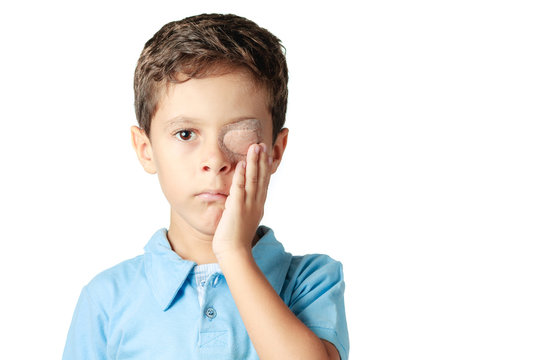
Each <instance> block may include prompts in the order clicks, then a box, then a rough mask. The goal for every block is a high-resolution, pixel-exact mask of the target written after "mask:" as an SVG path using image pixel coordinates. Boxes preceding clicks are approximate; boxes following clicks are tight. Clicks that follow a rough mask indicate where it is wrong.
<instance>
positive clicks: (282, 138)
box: [272, 128, 289, 174]
mask: <svg viewBox="0 0 540 360" xmlns="http://www.w3.org/2000/svg"><path fill="white" fill-rule="evenodd" d="M288 136H289V129H287V128H283V129H281V130H280V131H279V133H278V136H277V137H276V142H275V143H274V147H273V148H272V156H273V157H274V162H273V163H272V174H273V173H275V172H276V171H277V169H278V167H279V164H280V163H281V159H283V153H284V152H285V148H286V147H287V138H288Z"/></svg>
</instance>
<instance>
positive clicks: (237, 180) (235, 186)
mask: <svg viewBox="0 0 540 360" xmlns="http://www.w3.org/2000/svg"><path fill="white" fill-rule="evenodd" d="M245 166H246V163H245V162H244V161H239V162H238V163H237V164H236V168H235V169H234V175H233V179H232V186H231V191H230V193H229V196H228V197H227V201H226V203H225V206H227V202H229V200H231V201H235V202H236V203H237V204H238V203H242V202H244V187H245V186H246V176H245V175H246V168H245Z"/></svg>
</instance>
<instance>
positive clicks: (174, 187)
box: [132, 72, 287, 235]
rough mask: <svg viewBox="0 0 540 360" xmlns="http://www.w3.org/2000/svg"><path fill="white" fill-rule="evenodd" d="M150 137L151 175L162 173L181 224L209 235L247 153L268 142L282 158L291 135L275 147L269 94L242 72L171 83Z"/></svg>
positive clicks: (144, 156)
mask: <svg viewBox="0 0 540 360" xmlns="http://www.w3.org/2000/svg"><path fill="white" fill-rule="evenodd" d="M248 119H249V120H248ZM234 123H238V125H233V124H234ZM134 128H136V129H138V128H137V127H133V128H132V133H133V132H134V131H135V129H134ZM150 133H151V138H152V144H151V145H150V143H149V142H148V143H146V144H145V145H144V146H143V147H144V149H142V150H141V151H138V155H139V160H140V161H141V163H142V164H143V167H144V168H145V170H146V171H147V172H149V173H157V174H158V178H159V182H160V184H161V188H162V190H163V193H164V194H165V197H166V198H167V200H168V201H169V203H170V204H171V217H175V218H176V221H177V222H179V224H177V225H178V226H187V227H189V228H191V229H192V230H196V231H197V232H199V233H202V234H205V235H212V234H213V233H214V231H215V228H216V226H217V224H218V222H219V219H220V217H221V213H222V211H223V209H224V204H225V200H226V196H227V195H228V194H229V188H230V186H231V181H232V176H233V173H234V168H235V166H236V164H237V162H238V161H239V160H241V159H242V158H243V156H242V154H241V153H242V152H243V149H246V150H247V147H249V144H250V143H257V142H258V143H265V144H266V146H267V148H268V149H269V152H270V153H271V154H272V153H274V158H277V159H278V160H279V159H280V158H281V154H282V152H283V150H284V147H285V144H286V138H287V131H286V129H285V131H282V132H280V134H279V136H278V140H277V141H276V145H275V146H274V148H273V147H272V117H271V114H270V112H269V111H268V108H267V104H266V91H265V90H263V89H259V88H256V87H254V85H253V82H252V81H251V79H250V78H249V76H248V75H246V74H244V73H241V72H233V73H229V74H226V75H222V76H217V77H208V78H203V79H190V80H188V81H186V82H184V83H181V84H171V85H170V86H169V88H168V90H166V91H164V95H163V97H162V99H161V101H160V103H159V105H158V109H157V112H156V114H155V116H154V118H153V120H152V125H151V131H150ZM133 136H134V137H136V136H140V135H137V134H133ZM231 139H232V140H231ZM227 145H228V146H229V147H227ZM134 146H135V147H136V150H137V145H135V144H134ZM139 148H141V147H140V146H139ZM278 165H279V161H276V162H275V163H274V166H273V168H272V172H275V171H276V169H277V166H278ZM173 220H174V219H173V218H171V221H173Z"/></svg>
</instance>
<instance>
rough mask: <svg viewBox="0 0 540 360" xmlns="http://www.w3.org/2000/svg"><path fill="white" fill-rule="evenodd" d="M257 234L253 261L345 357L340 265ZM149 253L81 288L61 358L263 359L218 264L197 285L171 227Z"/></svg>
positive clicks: (267, 233)
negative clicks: (170, 236) (173, 240)
mask: <svg viewBox="0 0 540 360" xmlns="http://www.w3.org/2000/svg"><path fill="white" fill-rule="evenodd" d="M257 233H258V235H259V237H260V239H259V241H258V242H257V244H256V245H255V246H254V247H253V257H254V259H255V262H256V263H257V265H258V266H259V268H260V269H261V270H262V272H263V273H264V274H265V276H266V278H267V279H268V281H269V282H270V284H272V287H273V288H274V289H275V290H276V292H277V293H278V294H279V295H280V297H281V299H283V301H284V302H285V304H287V305H288V307H289V308H290V309H291V310H292V312H293V313H294V314H295V315H296V316H297V317H298V318H299V319H300V320H301V321H302V322H303V323H304V324H305V325H306V326H308V327H309V328H310V329H311V330H312V331H313V332H314V333H315V334H317V336H318V337H320V338H322V339H325V340H328V341H330V342H331V343H333V344H334V345H335V346H336V348H337V349H338V351H339V353H340V355H341V358H342V359H347V358H348V353H349V337H348V332H347V323H346V319H345V306H344V299H343V292H344V289H345V284H344V281H343V271H342V265H341V263H339V262H337V261H335V260H333V259H331V258H330V257H328V256H326V255H305V256H292V255H291V254H289V253H287V252H285V250H284V249H283V246H282V245H281V243H279V242H278V241H277V240H276V238H275V237H274V232H273V231H272V230H271V229H270V228H268V227H266V226H263V225H261V226H259V228H258V229H257ZM144 250H145V251H144V255H139V256H137V257H135V258H133V259H130V260H127V261H124V262H122V263H120V264H118V265H116V266H114V267H112V268H110V269H108V270H105V271H104V272H102V273H100V274H98V275H97V276H96V277H95V278H93V279H92V280H91V281H90V283H88V284H87V285H86V286H85V287H84V288H83V289H82V292H81V295H80V297H79V301H78V303H77V306H76V308H75V313H74V314H73V319H72V322H71V326H70V329H69V332H68V336H67V342H66V346H65V349H64V356H63V359H64V360H72V359H117V360H120V359H130V360H136V359H144V360H147V359H159V360H168V359H171V360H172V359H175V360H178V359H258V356H257V354H256V352H255V349H254V347H253V345H252V344H251V341H250V339H249V336H248V334H247V331H246V328H245V327H244V324H243V322H242V319H241V317H240V314H239V312H238V309H237V308H236V305H235V303H234V300H233V298H232V295H231V293H230V291H229V288H228V286H227V281H226V279H225V277H224V276H223V273H222V272H221V271H220V269H219V266H216V267H215V268H214V272H213V273H211V274H210V275H208V274H207V275H206V276H205V280H204V281H202V282H201V281H199V283H197V276H196V274H195V267H196V263H194V262H192V261H187V260H183V259H182V258H181V257H179V256H178V254H176V253H175V252H174V251H173V250H172V249H171V246H170V244H169V241H168V239H167V229H166V228H162V229H159V230H158V231H156V232H155V233H154V235H153V236H152V237H151V239H150V241H149V242H148V244H147V245H146V246H145V248H144ZM201 287H202V290H201ZM262 311H265V309H263V308H261V312H262Z"/></svg>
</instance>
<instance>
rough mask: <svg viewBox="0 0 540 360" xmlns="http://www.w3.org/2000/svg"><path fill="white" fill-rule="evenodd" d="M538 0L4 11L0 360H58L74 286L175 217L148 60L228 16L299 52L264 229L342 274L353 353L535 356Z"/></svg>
mask: <svg viewBox="0 0 540 360" xmlns="http://www.w3.org/2000/svg"><path fill="white" fill-rule="evenodd" d="M13 3H14V2H13ZM195 3H202V5H195ZM225 4H226V5H225ZM537 4H538V3H537V2H536V1H516V0H514V1H478V0H467V1H427V0H426V1H397V0H394V1H382V0H378V1H361V2H358V3H357V5H356V7H353V5H352V2H351V3H347V2H341V1H332V2H327V3H316V2H309V3H308V2H306V3H305V5H302V6H300V5H294V2H293V1H283V2H276V1H267V2H264V3H259V2H255V1H249V2H248V1H246V2H245V3H242V2H239V1H201V2H197V1H189V2H188V1H168V2H167V1H152V2H150V1H145V2H142V1H130V2H125V3H123V2H114V1H92V2H89V1H87V2H76V1H71V2H68V1H66V2H63V3H61V2H58V1H26V2H18V3H17V5H10V6H7V5H1V6H2V8H1V9H0V14H1V15H0V20H1V21H0V30H1V32H0V36H1V44H0V46H1V56H0V72H1V74H0V75H1V78H0V91H1V94H0V95H1V96H0V99H1V100H0V101H1V104H2V107H1V109H2V110H1V112H0V117H1V123H0V124H1V127H0V131H1V142H0V154H1V155H2V161H1V164H2V167H1V186H0V196H1V200H0V211H1V218H0V219H1V220H0V221H1V226H0V240H1V241H2V242H1V249H2V250H1V251H2V252H1V255H0V257H1V261H0V267H1V268H0V276H1V279H0V280H1V285H2V289H1V294H2V295H1V297H0V301H1V306H0V309H1V313H0V318H1V320H0V326H1V327H2V337H3V345H2V346H1V347H0V358H2V359H37V358H39V359H59V358H60V357H61V354H62V351H63V347H64V343H65V338H66V335H67V331H68V327H69V324H70V321H71V316H72V313H73V310H74V307H75V304H76V301H77V298H78V296H79V292H80V290H81V288H82V287H83V286H84V285H85V284H86V283H87V282H88V281H89V280H90V279H91V278H92V277H93V276H95V275H96V274H97V273H99V272H100V271H102V270H104V269H106V268H108V267H111V266H112V265H115V264H116V263H118V262H120V261H122V260H125V259H127V258H130V257H133V256H136V255H138V254H140V253H142V247H143V246H144V245H145V244H146V242H147V241H148V239H149V238H150V236H151V235H152V234H153V233H154V231H155V230H157V229H158V228H160V227H167V226H168V219H169V218H168V216H169V208H168V203H167V202H166V199H165V197H164V196H163V194H162V192H161V189H160V187H159V182H158V179H157V176H151V175H148V174H147V173H146V172H144V171H143V169H142V167H141V166H140V164H139V163H138V161H137V159H136V156H135V152H134V151H133V150H132V147H131V143H130V134H129V127H130V126H131V125H135V124H136V120H135V115H134V110H133V91H132V81H133V72H134V69H135V64H136V61H137V59H138V56H139V54H140V51H141V50H142V48H143V45H144V43H145V42H146V41H147V40H148V39H149V38H150V37H151V36H152V35H153V34H154V33H155V32H156V31H157V30H158V29H159V28H160V27H161V26H162V25H164V24H165V23H167V22H169V21H172V20H178V19H181V18H183V17H186V16H189V15H196V14H199V13H202V12H224V13H229V12H231V13H236V14H238V15H242V16H245V17H248V18H250V19H252V20H254V21H255V22H257V23H258V24H259V25H260V26H262V27H265V28H267V29H269V30H270V31H271V32H272V33H274V34H275V35H276V36H277V37H278V38H280V39H281V40H282V41H283V43H284V45H285V47H286V48H287V59H288V65H289V71H290V84H289V91H290V97H289V110H288V113H287V123H286V125H287V126H288V127H289V129H290V136H289V145H288V148H287V151H286V154H285V159H284V162H283V163H282V166H281V168H280V169H279V171H278V173H277V174H276V175H275V176H274V177H273V179H272V183H271V189H270V193H269V198H268V200H267V207H266V213H265V218H264V219H263V223H264V224H265V225H269V226H271V227H272V228H274V230H275V232H276V235H277V237H278V239H279V240H280V241H282V242H283V243H284V244H285V246H286V249H287V250H288V251H290V252H292V253H294V254H303V253H314V252H320V253H328V254H330V255H331V256H332V257H334V258H336V259H338V260H340V261H341V262H342V263H343V265H344V270H345V276H346V284H347V289H346V306H347V315H348V323H349V332H350V340H351V352H350V358H351V359H415V360H417V359H522V360H523V359H539V358H540V346H539V338H540V306H539V304H540V261H539V256H540V246H539V240H540V236H539V235H540V221H539V220H540V191H539V186H538V184H540V166H539V160H540V141H539V137H540V124H539V121H540V106H539V105H540V104H539V100H540V70H539V69H540V66H539V64H540V49H539V44H540V25H539V24H540V22H539V18H540V11H539V8H538V5H537Z"/></svg>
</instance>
